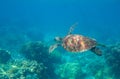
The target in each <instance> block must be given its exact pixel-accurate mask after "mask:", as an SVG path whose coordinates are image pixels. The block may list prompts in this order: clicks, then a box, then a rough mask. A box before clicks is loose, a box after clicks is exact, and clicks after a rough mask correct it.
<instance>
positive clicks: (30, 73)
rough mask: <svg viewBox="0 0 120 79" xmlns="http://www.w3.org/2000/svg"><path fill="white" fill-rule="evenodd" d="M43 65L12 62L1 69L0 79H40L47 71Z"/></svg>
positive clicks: (29, 62)
mask: <svg viewBox="0 0 120 79" xmlns="http://www.w3.org/2000/svg"><path fill="white" fill-rule="evenodd" d="M45 69H46V68H45V66H44V65H43V64H42V63H37V62H36V61H29V60H22V61H19V60H16V61H10V62H9V63H8V64H7V65H1V67H0V79H40V78H41V77H42V73H43V71H44V70H45Z"/></svg>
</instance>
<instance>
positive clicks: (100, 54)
mask: <svg viewBox="0 0 120 79" xmlns="http://www.w3.org/2000/svg"><path fill="white" fill-rule="evenodd" d="M91 51H92V52H93V53H95V54H96V55H98V56H102V51H101V50H100V49H99V48H97V47H93V48H92V49H91Z"/></svg>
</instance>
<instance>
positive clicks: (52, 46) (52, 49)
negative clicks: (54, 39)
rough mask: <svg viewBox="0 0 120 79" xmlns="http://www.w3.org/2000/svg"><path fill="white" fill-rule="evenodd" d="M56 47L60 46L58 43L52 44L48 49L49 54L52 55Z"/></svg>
mask: <svg viewBox="0 0 120 79" xmlns="http://www.w3.org/2000/svg"><path fill="white" fill-rule="evenodd" d="M58 46H60V44H59V43H56V44H53V45H51V46H50V47H49V53H52V52H53V51H54V50H55V49H56V48H57V47H58Z"/></svg>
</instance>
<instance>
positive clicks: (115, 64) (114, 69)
mask: <svg viewBox="0 0 120 79" xmlns="http://www.w3.org/2000/svg"><path fill="white" fill-rule="evenodd" d="M105 52H106V55H105V58H106V63H107V64H108V66H109V67H110V68H111V71H110V73H111V75H113V76H114V78H118V79H120V75H119V74H120V42H118V43H116V44H114V45H110V47H109V48H108V49H107V50H106V51H105Z"/></svg>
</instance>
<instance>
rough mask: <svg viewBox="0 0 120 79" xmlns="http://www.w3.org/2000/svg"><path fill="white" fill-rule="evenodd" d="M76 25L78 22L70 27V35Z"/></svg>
mask: <svg viewBox="0 0 120 79" xmlns="http://www.w3.org/2000/svg"><path fill="white" fill-rule="evenodd" d="M76 25H78V23H77V22H76V23H75V24H73V25H72V26H71V27H70V29H69V31H68V35H70V34H72V32H73V30H74V28H75V26H76Z"/></svg>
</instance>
